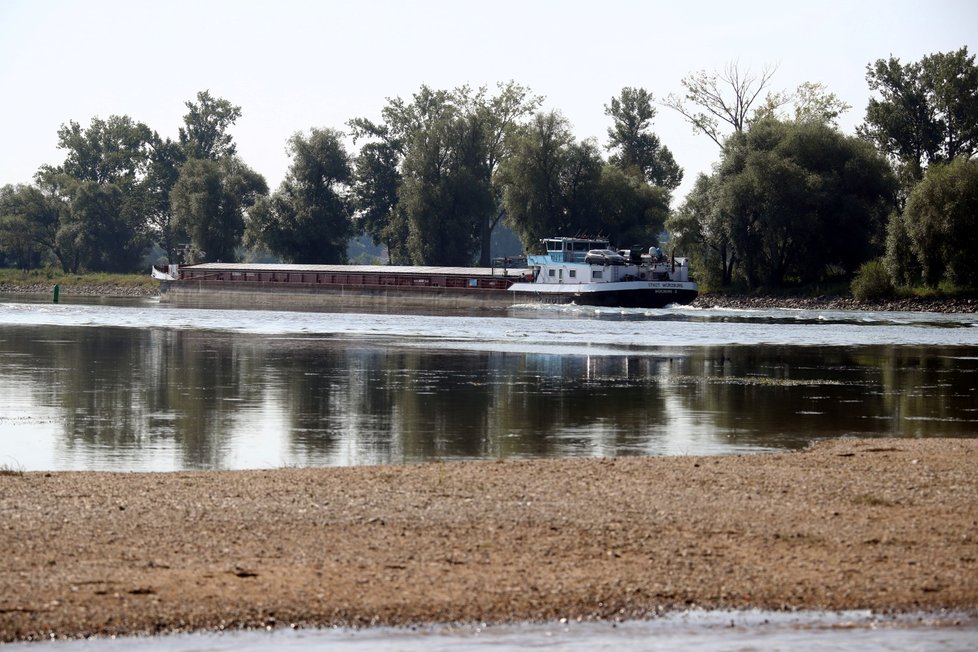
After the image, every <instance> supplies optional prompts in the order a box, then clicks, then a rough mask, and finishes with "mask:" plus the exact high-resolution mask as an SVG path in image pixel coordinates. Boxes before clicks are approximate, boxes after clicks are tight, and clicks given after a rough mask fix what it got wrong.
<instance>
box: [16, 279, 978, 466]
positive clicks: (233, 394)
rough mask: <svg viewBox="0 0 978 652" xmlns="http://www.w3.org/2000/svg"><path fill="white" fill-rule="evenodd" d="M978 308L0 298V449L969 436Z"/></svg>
mask: <svg viewBox="0 0 978 652" xmlns="http://www.w3.org/2000/svg"><path fill="white" fill-rule="evenodd" d="M976 394H978V315H975V314H963V315H962V314H954V315H938V314H932V313H857V312H818V311H804V310H763V311H746V310H696V309H668V310H606V309H601V310H595V309H582V308H560V307H548V308H529V307H527V308H518V309H511V310H510V311H509V313H507V314H503V315H497V316H480V317H468V316H449V315H422V314H414V315H389V314H357V313H310V312H306V313H303V312H284V311H283V312H271V311H243V310H189V309H176V308H172V307H168V306H167V305H165V304H160V303H159V302H157V301H156V300H153V299H141V300H128V301H120V302H109V303H105V302H79V303H67V304H65V303H61V304H51V303H42V302H39V301H24V300H22V299H20V300H12V299H10V298H7V299H5V300H4V299H0V465H6V466H8V467H11V468H19V469H24V470H119V471H171V470H185V469H245V468H275V467H281V466H338V465H357V464H387V463H396V464H400V463H415V462H423V461H430V460H436V459H437V460H449V459H489V458H498V457H570V456H619V455H704V454H709V455H712V454H733V453H749V452H764V451H772V450H787V449H798V448H802V447H804V446H807V445H808V444H809V443H810V442H811V441H813V440H816V439H821V438H827V437H838V436H861V437H866V436H870V437H871V436H898V437H926V436H964V437H972V436H976V435H978V405H976V403H975V396H976Z"/></svg>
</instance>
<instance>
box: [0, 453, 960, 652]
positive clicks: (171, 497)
mask: <svg viewBox="0 0 978 652" xmlns="http://www.w3.org/2000/svg"><path fill="white" fill-rule="evenodd" d="M976 467H978V440H840V441H834V442H829V443H822V444H819V445H818V446H816V447H815V448H814V449H812V450H809V451H805V452H800V453H785V454H776V455H753V456H736V457H705V458H695V457H673V458H623V459H616V460H552V461H500V462H479V463H446V464H427V465H420V466H398V467H390V466H387V467H360V468H335V469H277V470H269V471H238V472H196V473H171V474H158V473H157V474H154V473H147V474H118V473H69V472H59V473H50V474H49V473H24V474H17V473H13V474H11V473H6V474H3V475H0V549H2V550H3V551H4V555H3V560H2V562H0V640H6V641H10V640H18V639H30V638H49V637H51V636H52V635H54V636H85V635H92V634H103V635H104V634H132V633H147V632H170V631H186V630H193V629H210V628H227V627H257V626H268V625H274V626H289V625H292V624H295V625H298V626H317V625H333V624H340V625H351V624H352V625H362V624H379V623H385V624H409V623H419V622H448V621H494V622H502V621H517V620H527V619H530V620H533V619H553V618H560V617H567V618H578V617H582V618H644V617H649V616H652V615H654V614H656V613H659V612H661V611H663V610H670V609H677V608H685V607H687V606H689V605H693V604H695V605H698V606H702V607H706V608H719V607H724V608H726V607H733V608H745V607H760V608H766V609H795V608H806V609H852V608H872V609H882V610H935V609H941V608H950V609H963V610H975V609H978V473H975V468H976Z"/></svg>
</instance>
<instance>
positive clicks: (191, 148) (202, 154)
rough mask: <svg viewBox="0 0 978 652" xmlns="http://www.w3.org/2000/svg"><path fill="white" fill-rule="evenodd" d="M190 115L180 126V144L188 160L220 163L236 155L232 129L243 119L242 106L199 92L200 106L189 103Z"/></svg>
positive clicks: (185, 117)
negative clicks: (239, 119) (223, 159)
mask: <svg viewBox="0 0 978 652" xmlns="http://www.w3.org/2000/svg"><path fill="white" fill-rule="evenodd" d="M186 106H187V109H188V112H187V114H186V115H184V116H183V123H184V126H183V127H180V145H181V147H183V149H184V153H185V155H186V157H187V158H196V159H209V160H212V161H216V160H219V159H222V158H227V157H230V156H234V155H235V154H236V153H237V147H236V146H235V144H234V139H233V138H232V137H231V134H229V133H228V130H229V129H230V128H231V127H232V126H234V123H235V122H236V121H237V120H238V118H240V117H241V107H239V106H234V105H233V104H231V103H230V102H229V101H227V100H225V99H223V98H219V97H212V96H211V94H210V91H200V92H199V93H197V103H194V102H189V101H188V102H186Z"/></svg>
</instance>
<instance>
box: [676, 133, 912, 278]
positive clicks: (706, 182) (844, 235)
mask: <svg viewBox="0 0 978 652" xmlns="http://www.w3.org/2000/svg"><path fill="white" fill-rule="evenodd" d="M894 192H895V181H894V178H893V175H892V173H891V172H890V170H889V167H888V166H887V165H886V162H885V161H884V160H883V159H881V158H880V157H879V156H878V155H877V154H876V153H875V152H874V151H873V150H872V148H871V147H869V146H868V145H867V144H866V143H864V142H862V141H861V140H860V139H857V138H853V137H846V136H843V135H842V134H840V133H839V132H838V131H836V130H835V129H832V128H831V127H830V126H828V125H826V124H823V123H821V122H795V121H791V122H782V121H779V120H774V119H767V120H762V121H760V122H758V123H755V124H754V125H753V126H752V127H751V129H750V130H749V131H748V132H746V133H740V134H735V135H734V136H733V137H731V139H730V140H729V141H728V143H727V147H726V150H725V153H724V156H723V161H722V163H721V165H720V167H719V169H718V170H717V172H716V173H715V174H714V176H713V177H711V178H709V179H701V180H699V181H698V183H697V187H696V188H695V189H694V192H693V193H691V195H690V197H689V198H688V199H687V202H686V203H684V205H683V207H682V208H681V210H680V211H678V213H677V216H674V218H673V219H671V220H670V222H669V225H668V226H669V228H670V229H671V230H674V232H679V233H680V235H679V239H680V241H681V242H683V243H684V244H689V245H692V246H693V248H694V252H695V255H696V257H697V258H698V259H699V260H698V261H697V262H702V263H703V264H704V270H708V272H707V273H708V274H709V277H708V278H710V279H711V280H713V281H717V280H718V281H719V282H720V283H721V284H729V283H730V282H732V280H733V273H734V271H735V270H736V271H738V272H739V273H740V276H741V278H743V279H744V281H745V282H746V283H747V284H748V285H749V286H751V287H756V286H759V285H766V286H769V287H780V286H783V285H785V284H786V283H788V282H811V281H816V280H820V279H822V278H824V277H826V276H827V275H829V274H832V273H845V274H851V273H853V272H855V270H856V269H858V267H859V266H860V265H861V264H862V263H863V262H865V261H867V260H869V259H870V258H873V257H875V256H876V255H877V254H878V252H879V251H881V250H882V245H883V238H884V224H885V217H886V215H887V214H888V212H889V211H890V210H891V209H892V206H893V197H894Z"/></svg>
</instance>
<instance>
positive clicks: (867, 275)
mask: <svg viewBox="0 0 978 652" xmlns="http://www.w3.org/2000/svg"><path fill="white" fill-rule="evenodd" d="M850 289H851V290H852V296H854V297H855V298H857V299H859V300H861V301H869V300H876V299H892V298H893V296H894V295H895V294H896V289H895V288H894V287H893V279H891V278H890V273H889V272H888V271H887V269H886V266H885V265H884V264H883V261H881V260H871V261H869V262H868V263H863V264H862V266H861V267H860V268H859V271H857V272H856V277H855V278H854V279H853V280H852V285H851V286H850Z"/></svg>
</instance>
